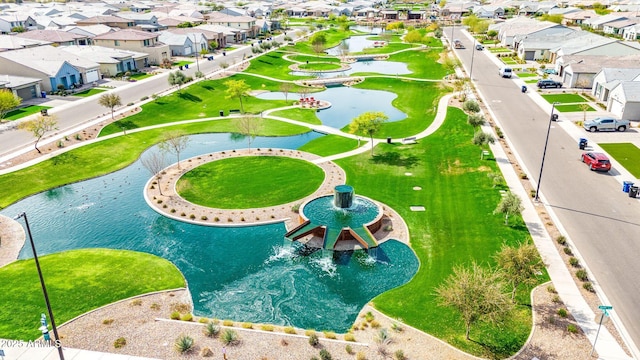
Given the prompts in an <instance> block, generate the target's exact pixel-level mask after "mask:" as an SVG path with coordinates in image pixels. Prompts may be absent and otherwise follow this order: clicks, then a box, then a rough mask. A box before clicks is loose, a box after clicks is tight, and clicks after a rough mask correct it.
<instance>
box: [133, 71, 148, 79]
mask: <svg viewBox="0 0 640 360" xmlns="http://www.w3.org/2000/svg"><path fill="white" fill-rule="evenodd" d="M152 76H153V74H152V73H148V72H140V73H135V74H131V75H130V76H129V78H130V79H134V80H143V79H146V78H150V77H152Z"/></svg>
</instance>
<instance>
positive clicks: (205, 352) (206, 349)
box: [200, 346, 213, 357]
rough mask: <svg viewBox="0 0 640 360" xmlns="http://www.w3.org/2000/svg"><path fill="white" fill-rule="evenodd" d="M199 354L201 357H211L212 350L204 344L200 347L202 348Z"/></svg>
mask: <svg viewBox="0 0 640 360" xmlns="http://www.w3.org/2000/svg"><path fill="white" fill-rule="evenodd" d="M200 356H201V357H212V356H213V351H211V348H209V347H208V346H205V347H203V348H202V350H200Z"/></svg>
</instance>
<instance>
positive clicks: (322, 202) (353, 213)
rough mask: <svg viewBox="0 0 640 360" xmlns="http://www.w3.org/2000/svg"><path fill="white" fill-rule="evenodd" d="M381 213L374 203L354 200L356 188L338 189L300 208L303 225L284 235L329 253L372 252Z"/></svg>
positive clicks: (344, 186) (380, 222) (358, 197)
mask: <svg viewBox="0 0 640 360" xmlns="http://www.w3.org/2000/svg"><path fill="white" fill-rule="evenodd" d="M382 215H383V213H382V209H381V208H380V206H379V205H377V204H376V203H374V202H373V201H371V200H369V199H366V198H364V197H361V196H354V192H353V187H352V186H349V185H338V186H336V187H335V189H334V194H333V195H325V196H321V197H318V198H315V199H311V200H310V201H308V202H306V203H304V204H303V205H302V206H300V224H299V225H298V226H296V227H295V228H293V229H291V230H290V231H288V232H287V233H286V234H285V238H286V239H289V240H291V241H299V240H303V239H304V240H306V245H307V246H310V247H316V248H321V249H326V250H353V249H359V248H360V249H366V250H369V249H373V248H376V247H377V246H378V242H377V240H376V238H375V236H374V235H373V234H374V233H375V232H376V231H378V230H379V229H380V227H381V224H382Z"/></svg>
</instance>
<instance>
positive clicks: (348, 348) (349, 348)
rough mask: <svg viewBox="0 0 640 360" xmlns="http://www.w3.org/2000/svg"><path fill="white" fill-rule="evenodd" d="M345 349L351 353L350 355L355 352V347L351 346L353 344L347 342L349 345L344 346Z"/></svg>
mask: <svg viewBox="0 0 640 360" xmlns="http://www.w3.org/2000/svg"><path fill="white" fill-rule="evenodd" d="M344 351H346V352H347V354H349V355H351V354H353V348H352V347H351V345H349V344H347V345H346V346H345V347H344Z"/></svg>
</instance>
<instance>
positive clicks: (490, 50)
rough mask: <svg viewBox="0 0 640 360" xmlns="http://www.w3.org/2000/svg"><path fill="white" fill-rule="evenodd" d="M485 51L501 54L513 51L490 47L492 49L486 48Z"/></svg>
mask: <svg viewBox="0 0 640 360" xmlns="http://www.w3.org/2000/svg"><path fill="white" fill-rule="evenodd" d="M482 43H483V44H486V43H485V42H482ZM487 50H489V52H492V53H503V52H511V51H513V50H511V49H507V48H505V47H492V48H487Z"/></svg>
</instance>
